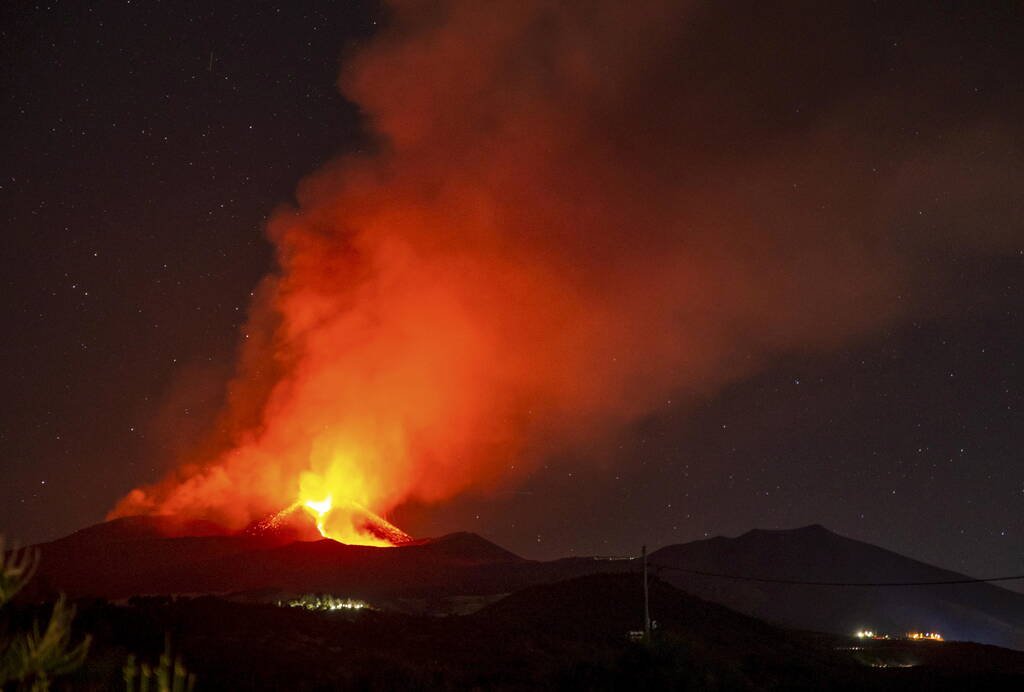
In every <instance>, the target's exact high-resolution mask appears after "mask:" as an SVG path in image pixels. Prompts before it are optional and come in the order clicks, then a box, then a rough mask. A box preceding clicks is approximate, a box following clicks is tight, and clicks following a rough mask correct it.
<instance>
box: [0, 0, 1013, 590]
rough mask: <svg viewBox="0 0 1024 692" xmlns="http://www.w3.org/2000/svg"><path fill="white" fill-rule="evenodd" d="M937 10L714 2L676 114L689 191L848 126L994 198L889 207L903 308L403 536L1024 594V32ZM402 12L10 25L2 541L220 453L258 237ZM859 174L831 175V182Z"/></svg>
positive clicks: (100, 7)
mask: <svg viewBox="0 0 1024 692" xmlns="http://www.w3.org/2000/svg"><path fill="white" fill-rule="evenodd" d="M541 4H543V3H541ZM932 5H933V3H902V2H900V3H897V2H893V3H867V2H856V3H854V2H850V3H845V2H839V3H824V4H822V3H782V4H780V5H779V6H778V8H777V11H773V10H771V9H768V8H767V7H762V4H761V3H756V2H749V3H742V2H741V3H727V4H726V5H723V6H721V8H720V9H718V10H711V9H709V8H707V7H703V8H701V9H699V10H696V11H695V15H696V17H695V18H694V19H693V21H694V22H697V23H698V24H699V26H700V31H699V32H698V39H697V40H696V42H695V44H694V45H693V46H692V47H690V48H688V49H687V51H685V55H686V56H687V59H692V60H693V63H692V69H693V70H695V71H697V72H706V73H707V74H709V75H710V76H709V77H708V79H707V81H706V82H701V84H702V86H703V87H704V88H705V90H706V92H707V93H709V99H710V100H711V102H712V103H713V106H708V107H707V108H706V109H704V110H703V111H699V110H698V111H697V112H694V113H692V114H691V115H690V116H688V117H687V118H686V119H685V120H684V121H683V122H681V123H680V127H686V128H692V129H693V130H695V132H696V134H695V135H694V140H693V141H698V142H701V145H700V146H693V147H691V149H690V150H689V152H688V153H687V152H684V154H682V155H689V156H691V157H692V160H693V161H694V163H693V167H694V170H695V171H698V173H695V174H694V175H695V178H698V177H700V175H702V174H703V173H700V172H701V171H703V172H706V174H707V175H708V176H711V177H713V176H714V175H715V171H717V170H720V169H719V158H716V156H718V154H717V153H716V152H717V150H718V149H722V150H727V151H729V152H731V153H730V154H729V160H730V161H732V160H736V159H739V158H741V157H743V156H744V155H745V152H747V151H748V150H752V149H754V148H758V147H762V146H763V145H764V143H765V142H767V141H768V140H771V141H772V142H783V143H785V142H806V141H809V140H810V138H811V137H812V134H811V133H813V132H815V131H816V126H817V125H819V124H820V123H822V122H831V123H835V122H838V123H839V125H838V126H836V129H837V130H838V131H840V132H843V133H848V135H849V139H850V141H851V142H853V143H854V144H852V145H850V146H851V147H852V148H854V149H860V148H861V145H860V144H857V142H861V141H863V142H866V144H864V145H863V148H864V149H865V150H868V153H865V159H870V160H871V161H873V162H874V164H872V165H878V166H879V167H883V168H885V167H889V168H892V167H895V166H897V165H898V163H899V161H900V160H902V159H903V158H904V157H906V156H907V154H906V150H907V149H908V148H910V147H913V146H915V144H914V143H915V142H917V141H923V140H925V139H927V140H928V142H929V144H928V146H929V147H931V148H932V149H934V150H935V151H939V152H941V156H940V158H942V160H943V161H944V164H943V165H944V168H943V169H942V170H943V171H944V172H945V174H948V172H949V171H955V172H959V173H962V174H963V176H965V177H966V178H968V179H971V180H975V181H977V180H980V181H981V182H980V183H979V184H978V187H979V188H980V190H981V191H980V192H977V193H972V194H971V195H969V196H968V197H967V198H965V199H966V201H964V200H958V201H954V202H953V203H951V204H949V205H944V204H943V203H942V201H941V200H940V198H942V199H946V197H947V196H948V194H949V193H948V188H949V187H955V186H957V185H959V183H958V181H957V180H953V179H952V178H951V179H948V180H946V179H943V180H937V181H934V184H935V194H934V201H935V205H934V207H931V208H925V207H923V206H921V205H920V199H921V196H920V195H918V194H917V193H916V192H913V193H911V192H908V193H906V194H905V195H904V194H902V193H901V192H900V191H899V190H897V191H896V192H893V193H892V194H891V195H889V197H888V198H887V199H888V201H887V203H886V205H880V208H882V209H888V210H889V212H890V213H891V214H892V217H893V218H894V219H895V218H896V217H898V218H899V219H900V220H899V222H898V223H897V222H895V221H894V222H893V224H892V225H891V226H890V225H887V223H888V221H887V219H886V218H880V219H877V220H876V222H877V223H878V224H879V231H878V233H879V235H881V236H885V237H886V239H887V240H886V241H885V242H890V240H889V239H893V238H895V240H892V241H891V242H892V244H891V246H890V247H895V248H899V250H900V252H901V253H903V252H905V253H906V255H907V256H912V257H913V262H910V263H908V266H911V267H912V270H907V271H906V272H905V273H902V272H901V274H900V278H901V283H902V284H904V285H906V286H907V287H908V288H907V292H906V297H905V296H904V293H903V292H902V291H894V292H893V294H892V296H891V297H890V299H889V300H891V301H892V302H893V303H894V304H898V303H900V301H904V300H906V303H907V304H906V307H903V308H901V309H899V310H898V311H896V312H897V314H895V315H894V316H891V317H886V318H885V319H880V320H879V321H878V323H877V324H873V325H872V326H870V327H863V328H862V327H858V328H857V329H856V330H850V331H849V333H846V332H844V333H842V334H841V335H839V336H837V338H835V339H830V340H826V341H825V342H824V343H814V344H813V345H807V346H797V347H785V348H777V349H767V351H768V352H769V354H768V356H766V357H763V360H762V362H761V363H760V364H759V365H758V366H757V367H755V368H750V369H749V370H746V371H744V372H743V373H742V376H738V377H733V378H724V379H722V380H721V381H720V382H718V383H717V384H716V385H715V386H713V387H709V388H706V390H701V391H700V392H699V393H696V394H695V393H693V392H689V391H684V392H681V393H680V395H679V397H678V398H676V397H666V398H665V400H664V403H663V404H661V405H659V406H658V407H656V408H655V409H654V410H651V411H649V412H648V413H646V414H644V415H642V416H640V417H639V419H635V420H634V422H632V423H630V424H629V425H628V426H627V429H626V430H625V432H624V434H622V435H621V437H620V438H619V439H617V441H616V445H617V449H614V450H613V451H612V453H611V454H603V455H601V458H600V459H598V460H591V459H587V458H581V457H586V455H587V452H586V451H583V450H581V449H577V450H576V451H571V450H568V449H567V450H566V451H564V452H560V453H550V454H548V456H547V457H546V458H545V459H544V460H543V462H542V463H540V464H539V465H538V467H537V469H536V471H534V472H533V473H532V474H530V475H529V477H527V478H526V479H525V480H522V481H520V483H519V484H517V485H516V486H514V487H505V488H502V489H500V490H498V491H497V492H496V493H494V494H488V495H486V496H475V495H473V494H468V495H462V496H460V497H457V498H456V499H454V500H450V501H446V502H441V503H437V504H429V505H427V504H422V503H408V504H406V505H404V506H401V507H399V508H398V509H397V510H396V511H395V512H394V513H393V516H392V518H393V519H394V520H395V522H396V523H397V524H399V525H400V526H402V527H403V528H405V529H406V530H408V531H410V533H413V534H416V535H436V534H439V533H443V532H448V531H453V530H460V529H465V530H472V531H476V532H479V533H481V534H483V535H484V536H486V537H488V538H490V539H492V540H494V541H496V542H497V543H499V544H501V545H503V546H505V547H507V548H509V549H511V550H513V551H515V552H518V553H521V554H523V555H525V556H527V557H535V558H553V557H558V556H563V555H568V554H593V553H598V554H615V553H632V552H634V551H636V550H637V549H638V547H639V545H640V544H641V543H644V542H646V543H647V544H648V545H651V546H661V545H666V544H670V543H677V542H685V541H690V540H694V539H699V538H703V537H707V536H714V535H729V536H732V535H737V534H739V533H743V532H745V531H747V530H749V529H751V528H790V527H797V526H801V525H805V524H811V523H820V524H823V525H825V526H827V527H828V528H830V529H832V530H834V531H837V532H839V533H842V534H844V535H847V536H850V537H853V538H857V539H861V540H865V541H868V542H872V543H876V544H878V545H881V546H883V547H886V548H889V549H892V550H896V551H898V552H901V553H904V554H906V555H909V556H911V557H914V558H917V559H921V560H924V561H927V562H930V563H934V564H937V565H940V566H943V567H947V568H951V569H955V570H959V571H963V572H966V573H968V574H971V575H974V576H981V577H988V576H998V575H1003V574H1020V573H1024V511H1022V510H1024V464H1022V463H1021V462H1022V458H1021V433H1020V431H1021V430H1022V429H1024V416H1022V411H1024V366H1022V364H1021V362H1020V359H1021V354H1022V353H1024V350H1022V349H1024V314H1022V309H1024V271H1022V270H1024V266H1022V265H1024V228H1022V226H1021V223H1022V222H1021V219H1022V218H1024V215H1022V212H1024V209H1022V206H1024V205H1022V201H1024V183H1022V182H1021V181H1022V178H1020V177H1014V173H1020V172H1021V171H1022V170H1024V151H1022V149H1021V148H1020V147H1021V142H1022V141H1024V140H1022V136H1024V90H1022V84H1021V81H1020V77H1019V69H1018V68H1019V66H1020V65H1022V64H1024V30H1022V28H1024V23H1022V20H1024V13H1022V11H1021V10H1020V8H1019V6H1016V5H1015V4H1014V3H991V4H989V3H958V4H956V5H957V6H956V7H955V8H954V9H952V10H948V11H947V9H942V10H938V9H935V8H933V7H932ZM759 8H760V9H759ZM500 11H501V10H500V8H495V10H494V12H496V13H499V14H500ZM387 22H388V14H387V11H386V10H382V9H381V8H380V7H378V6H377V3H374V2H331V3H328V2H308V3H264V2H259V3H236V2H217V3H177V2H175V3H157V2H116V3H115V2H96V3H89V4H84V3H57V2H54V3H25V2H20V1H18V0H14V1H12V2H6V3H4V4H3V6H2V8H0V51H2V53H3V60H2V63H3V78H2V95H3V99H2V111H0V123H2V129H3V137H2V138H0V161H2V171H0V208H2V209H3V211H4V215H5V218H4V243H3V247H4V251H3V254H2V258H3V272H2V275H0V277H2V301H0V305H2V309H3V324H4V325H5V328H4V330H3V333H4V336H3V339H2V341H0V344H2V350H0V391H2V392H3V393H4V396H3V397H2V399H0V507H2V514H0V530H2V532H3V533H4V534H6V535H8V536H9V537H11V538H16V539H19V540H21V541H25V542H36V541H42V540H49V539H53V538H57V537H59V536H62V535H65V534H67V533H70V532H71V531H74V530H76V529H78V528H81V527H83V526H86V525H89V524H92V523H96V522H98V521H101V520H102V519H103V518H104V516H105V515H106V513H107V512H108V511H109V510H110V509H111V508H112V507H113V506H114V504H115V503H116V502H117V501H118V500H119V499H120V498H121V497H123V496H124V495H125V494H126V493H127V492H128V491H129V490H131V489H132V488H134V487H137V486H139V485H142V484H147V483H152V482H156V481H157V480H159V479H160V478H161V477H162V476H163V475H164V474H165V473H166V472H167V470H168V469H169V468H171V467H172V465H173V464H174V462H175V461H176V459H178V458H179V457H180V455H181V454H183V453H185V451H186V450H187V449H188V448H189V447H190V446H191V445H193V444H195V442H196V441H197V440H198V439H199V437H200V436H201V435H202V434H203V433H204V432H205V430H206V428H207V427H208V425H209V423H210V421H211V420H212V419H213V418H214V416H215V415H216V413H217V411H219V410H220V409H221V407H222V406H223V399H224V392H225V385H226V383H227V382H228V380H229V379H230V378H231V376H232V373H233V372H234V369H235V361H236V356H237V350H238V344H239V341H240V329H241V328H242V325H243V323H244V321H245V319H246V315H247V313H248V310H249V307H248V306H249V304H250V302H251V296H252V292H253V291H255V290H256V287H257V285H258V284H259V282H260V280H261V277H263V276H264V275H266V274H267V273H268V272H272V271H274V268H275V264H274V263H275V260H274V253H273V249H272V246H271V243H270V242H269V241H268V240H267V237H266V232H265V224H266V221H267V219H268V218H269V217H270V215H271V214H272V213H273V211H274V210H275V209H276V208H277V207H278V206H279V205H280V204H282V203H288V202H290V201H292V200H293V199H294V194H295V189H296V185H297V184H298V182H299V180H300V179H301V178H302V177H303V176H305V175H307V174H309V173H311V172H313V171H314V170H316V169H317V168H318V167H320V166H322V165H324V164H325V163H327V162H328V161H330V160H331V159H333V158H334V157H336V156H338V155H340V154H344V153H351V152H358V151H361V150H372V149H373V148H374V147H376V146H379V142H376V141H375V137H374V135H373V134H372V132H371V125H370V124H368V122H367V119H366V118H365V117H364V116H363V115H362V114H361V111H360V109H359V107H358V106H356V105H354V104H353V103H351V102H349V101H347V100H346V99H345V98H344V97H343V96H342V95H341V94H340V93H339V91H338V89H337V87H336V81H337V77H338V73H339V69H340V68H341V67H342V66H343V63H344V61H345V60H347V59H348V56H350V55H351V54H352V53H353V51H357V50H358V49H359V47H360V46H362V45H366V44H367V43H369V42H371V41H372V40H373V37H374V35H375V34H376V33H377V32H378V31H380V30H381V27H383V26H385V25H386V24H387ZM644 38H645V37H644V36H642V35H638V36H636V37H635V40H636V41H637V42H640V43H642V42H643V41H644ZM528 49H529V46H526V47H524V50H528ZM709 85H710V86H709ZM685 88H687V85H686V84H685V83H679V84H676V83H671V82H669V83H666V82H664V81H656V80H652V82H651V83H646V82H641V83H631V84H630V89H628V90H624V93H622V94H621V98H623V99H633V100H637V101H639V100H642V99H641V97H642V96H644V95H645V90H657V92H658V93H657V94H654V92H652V94H654V95H653V96H652V101H653V103H655V104H657V103H659V102H660V101H659V99H662V98H663V96H664V93H665V92H666V90H667V91H671V90H673V89H679V90H681V89H685ZM633 110H634V111H636V110H639V111H641V112H642V111H643V108H642V104H641V105H639V106H637V107H636V108H634V109H633ZM626 112H630V111H629V110H628V109H627V111H626ZM837 114H838V115H837ZM407 117H409V118H415V113H412V114H409V115H408V116H407ZM644 117H645V118H646V117H647V116H646V115H645V116H644ZM636 124H637V125H638V126H639V125H641V124H644V123H639V122H638V123H636ZM633 125H634V123H633V122H623V123H621V128H622V131H623V132H628V131H630V128H631V127H632V126H633ZM979 133H981V134H979ZM615 136H616V133H614V132H612V133H609V137H610V138H614V137H615ZM844 136H845V134H844ZM626 137H627V139H628V135H626ZM642 140H643V138H640V143H641V145H642V144H643V143H644V142H643V141H642ZM629 141H632V140H629ZM655 144H656V143H655ZM807 146H810V147H811V148H813V147H814V146H815V145H814V144H813V143H812V144H809V145H807ZM822 146H823V147H824V148H826V149H827V148H828V145H827V144H826V145H822ZM655 148H656V147H655ZM643 155H644V156H647V155H648V154H647V153H644V154H643ZM670 155H671V156H676V155H679V154H678V152H676V151H671V152H669V151H666V153H665V156H670ZM723 156H724V155H723ZM825 160H826V161H827V160H828V159H827V157H826V158H825ZM992 160H996V162H997V163H996V164H994V165H992V166H987V163H988V162H991V161H992ZM850 165H854V164H853V163H851V162H850V161H845V160H843V159H841V158H836V160H834V161H832V162H831V163H830V164H829V165H827V166H823V167H822V168H821V169H820V170H819V175H820V181H819V182H820V183H821V186H822V187H823V188H826V189H835V188H841V187H842V186H843V185H844V184H845V180H846V178H845V177H844V176H845V174H844V172H843V171H844V169H845V168H846V167H847V166H850ZM982 170H984V171H985V172H984V173H982V172H981V171H982ZM992 171H996V173H995V174H993V173H992ZM924 178H926V182H925V183H923V185H924V186H925V187H927V185H929V184H931V183H930V182H928V180H930V179H928V177H927V176H924ZM795 187H796V186H795V185H794V188H795ZM812 187H813V186H812ZM808 194H811V195H813V194H814V192H813V189H812V191H811V192H810V193H808ZM879 194H882V193H881V192H880V193H879ZM927 197H928V195H925V198H927ZM828 203H830V202H829V200H824V199H814V198H808V197H804V196H799V195H796V194H794V196H793V197H792V198H787V199H785V200H781V201H780V200H775V201H774V202H772V203H771V204H768V205H766V206H765V208H766V209H769V208H770V209H778V208H783V207H785V206H786V205H793V206H797V207H800V208H801V209H806V210H809V211H811V212H813V211H814V210H815V209H818V208H819V207H821V208H823V207H824V205H825V204H828ZM901 205H903V206H905V207H906V208H903V206H901ZM753 206H754V207H756V206H757V205H753ZM928 215H939V216H941V218H940V219H939V220H938V221H935V222H934V225H933V226H927V227H924V230H923V231H921V230H920V229H918V230H916V231H915V232H914V234H913V235H908V236H907V240H906V241H903V240H902V239H901V238H902V236H900V233H902V232H903V228H904V226H905V225H906V224H908V223H912V221H910V222H908V221H906V219H908V218H909V219H914V218H915V217H928ZM766 222H767V220H766ZM921 223H924V222H921ZM954 226H955V227H956V229H955V230H949V229H950V228H952V227H954ZM993 229H994V230H993ZM723 232H726V233H727V232H728V231H723ZM782 232H785V231H782ZM922 236H925V237H929V238H931V239H933V240H934V242H928V243H923V242H921V241H920V240H919V238H920V237H922ZM863 237H864V236H861V235H854V236H852V238H853V242H859V241H860V240H861V239H862V238H863ZM991 237H995V238H996V239H995V240H991ZM911 296H912V297H911ZM866 309H867V310H868V311H870V310H871V309H873V308H872V307H870V306H868V307H867V308H866ZM698 389H699V388H698Z"/></svg>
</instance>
